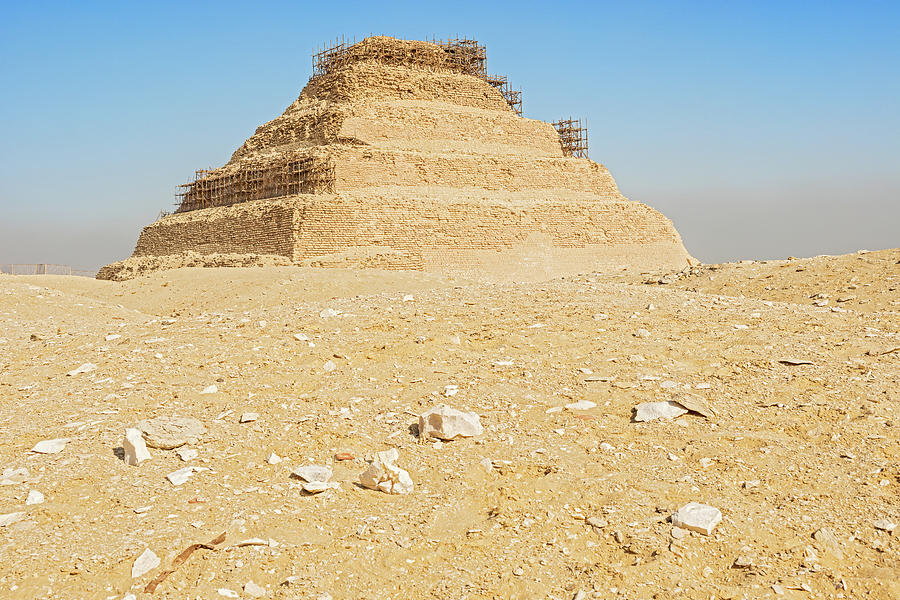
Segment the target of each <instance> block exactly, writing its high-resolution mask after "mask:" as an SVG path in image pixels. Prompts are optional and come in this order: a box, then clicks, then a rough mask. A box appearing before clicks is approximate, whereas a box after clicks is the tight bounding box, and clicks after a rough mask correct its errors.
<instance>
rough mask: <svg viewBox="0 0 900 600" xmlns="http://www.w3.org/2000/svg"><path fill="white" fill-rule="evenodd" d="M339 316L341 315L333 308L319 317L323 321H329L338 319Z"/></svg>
mask: <svg viewBox="0 0 900 600" xmlns="http://www.w3.org/2000/svg"><path fill="white" fill-rule="evenodd" d="M339 314H340V313H339V312H338V311H336V310H334V309H333V308H326V309H323V310H322V312H320V313H319V316H320V317H321V318H323V319H328V318H331V317H336V316H338V315H339Z"/></svg>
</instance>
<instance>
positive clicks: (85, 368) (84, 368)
mask: <svg viewBox="0 0 900 600" xmlns="http://www.w3.org/2000/svg"><path fill="white" fill-rule="evenodd" d="M96 369H97V365H95V364H94V363H84V364H83V365H81V366H80V367H78V368H77V369H72V370H71V371H69V372H68V373H66V375H68V376H69V377H74V376H75V375H81V374H82V373H90V372H91V371H95V370H96Z"/></svg>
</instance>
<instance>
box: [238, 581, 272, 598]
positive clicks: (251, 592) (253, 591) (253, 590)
mask: <svg viewBox="0 0 900 600" xmlns="http://www.w3.org/2000/svg"><path fill="white" fill-rule="evenodd" d="M244 593H245V594H247V595H248V596H253V597H254V598H262V597H263V596H265V595H266V594H268V592H267V591H266V588H264V587H263V586H261V585H258V584H255V583H253V582H252V581H248V582H247V583H245V584H244Z"/></svg>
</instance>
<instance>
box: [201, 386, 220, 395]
mask: <svg viewBox="0 0 900 600" xmlns="http://www.w3.org/2000/svg"><path fill="white" fill-rule="evenodd" d="M218 391H219V386H217V385H208V386H206V387H205V388H203V389H202V390H200V393H201V394H215V393H216V392H218Z"/></svg>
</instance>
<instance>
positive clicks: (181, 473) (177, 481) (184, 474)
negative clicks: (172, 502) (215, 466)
mask: <svg viewBox="0 0 900 600" xmlns="http://www.w3.org/2000/svg"><path fill="white" fill-rule="evenodd" d="M205 470H206V469H205V468H204V467H182V468H181V469H178V470H177V471H172V472H171V473H169V474H168V475H166V479H168V480H169V481H170V482H171V483H172V485H181V484H183V483H186V482H187V480H188V479H190V478H191V477H192V476H193V475H194V473H199V472H200V471H205Z"/></svg>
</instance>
